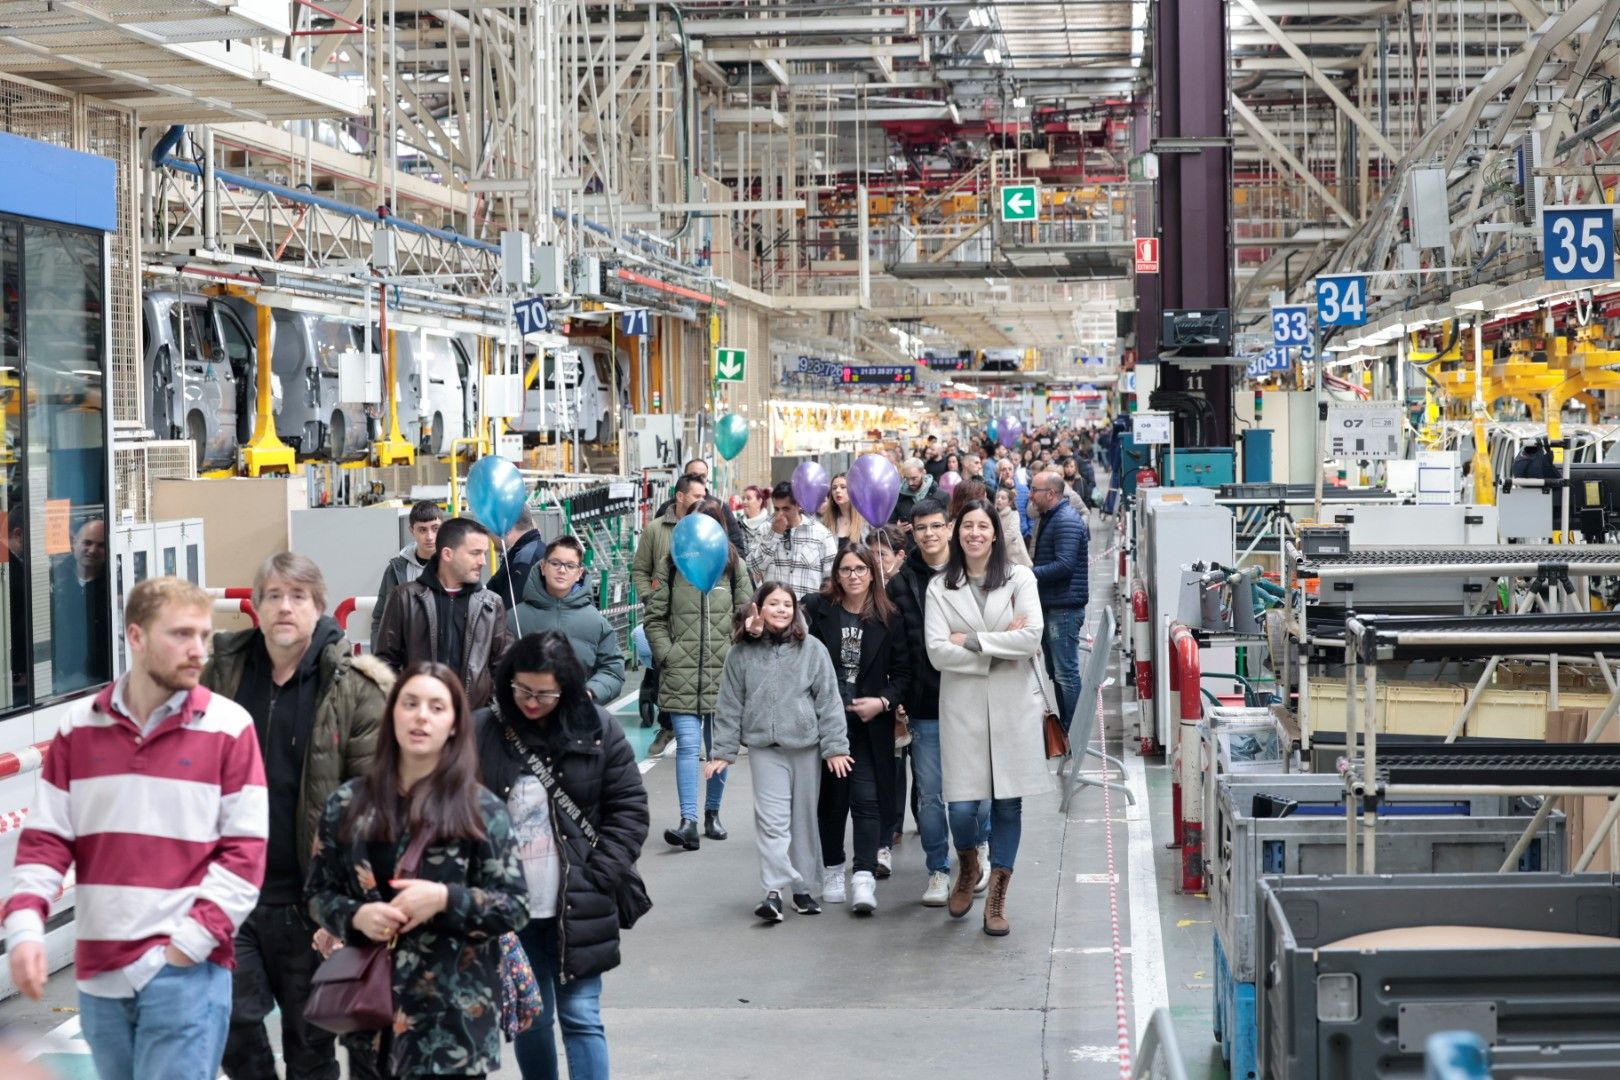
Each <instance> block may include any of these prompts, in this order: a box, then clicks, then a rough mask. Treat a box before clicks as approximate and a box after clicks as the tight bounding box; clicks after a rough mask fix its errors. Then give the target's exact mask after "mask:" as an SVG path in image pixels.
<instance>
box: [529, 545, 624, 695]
mask: <svg viewBox="0 0 1620 1080" xmlns="http://www.w3.org/2000/svg"><path fill="white" fill-rule="evenodd" d="M538 569H539V571H540V572H539V573H531V574H530V575H529V583H528V585H527V586H526V587H525V588H524V590H523V602H522V603H521V604H519V605H518V606H517V607H516V608H515V609H514V610H513V611H512V613H511V614H509V615H508V616H507V617H506V619H507V622H508V623H509V624H511V627H512V636H513V637H514V638H520V637H522V636H524V635H525V634H543V633H546V632H547V631H554V632H556V633H559V634H561V635H562V636H563V637H565V638H567V639H568V643H569V644H570V645H572V646H573V647H574V655H575V656H577V657H578V658H579V662H580V665H581V666H582V667H584V668H585V676H586V682H585V689H586V690H587V691H589V693H590V695H591V698H592V700H594V701H602V702H607V701H612V700H613V699H614V698H616V697H618V696H619V691H620V690H622V689H624V654H623V653H622V652H620V651H619V635H618V632H617V631H616V630H614V629H613V624H612V623H610V622H608V621H607V618H606V616H604V615H603V614H602V612H601V611H600V610H598V609H597V606H596V598H595V597H594V596H592V595H591V590H589V589H587V588H584V587H583V586H582V585H581V582H582V581H583V580H584V578H585V549H584V548H583V547H582V546H580V542H579V541H578V540H576V539H574V538H573V537H572V536H568V535H566V534H565V535H563V536H559V537H557V538H556V539H555V540H553V541H552V542H551V543H549V544H547V545H546V550H545V551H544V553H542V554H541V556H540V562H539V563H538Z"/></svg>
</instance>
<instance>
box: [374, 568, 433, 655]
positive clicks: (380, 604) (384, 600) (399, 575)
mask: <svg viewBox="0 0 1620 1080" xmlns="http://www.w3.org/2000/svg"><path fill="white" fill-rule="evenodd" d="M426 565H427V563H425V562H423V561H422V560H421V559H418V558H417V557H416V544H415V543H414V542H413V543H409V544H406V545H405V546H404V547H402V548H400V549H399V554H398V555H395V556H394V557H393V558H392V559H389V560H388V565H387V566H386V567H385V568H384V569H383V576H382V582H381V583H380V584H379V585H378V586H377V606H376V607H374V608H372V609H371V637H370V638H369V639H368V640H369V643H370V644H369V647H370V648H375V647H376V644H377V631H378V629H380V628H381V626H382V617H383V610H384V609H385V608H387V607H388V598H389V597H390V596H392V595H394V590H395V589H397V588H399V587H400V586H401V585H403V584H405V583H406V582H407V581H415V580H416V579H417V578H419V577H421V576H422V567H424V566H426Z"/></svg>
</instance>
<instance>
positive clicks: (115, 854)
mask: <svg viewBox="0 0 1620 1080" xmlns="http://www.w3.org/2000/svg"><path fill="white" fill-rule="evenodd" d="M122 681H123V680H120V684H119V685H118V686H116V687H115V686H109V687H107V688H106V689H105V690H103V691H102V692H101V693H100V694H98V695H96V696H95V697H94V698H88V699H85V700H84V701H81V702H78V703H77V704H76V705H75V706H74V707H73V708H72V709H71V710H70V711H69V712H68V714H67V716H66V717H65V718H64V719H63V721H62V726H61V728H60V729H59V730H58V731H57V733H56V737H55V738H54V739H52V740H51V747H50V751H49V752H48V753H47V754H46V757H45V765H44V768H43V769H42V770H41V771H40V778H39V789H38V792H37V794H36V795H35V799H34V804H33V806H32V808H31V809H30V810H29V814H28V826H27V828H25V829H24V830H23V832H22V836H21V838H20V839H19V841H18V845H17V866H16V870H15V871H14V872H13V874H12V885H13V887H14V888H13V892H12V895H11V898H10V899H9V900H7V901H6V905H5V908H4V913H3V914H4V919H5V929H6V936H7V942H8V944H9V945H10V946H15V945H16V944H17V943H18V942H21V941H28V940H35V941H37V940H40V939H41V937H42V935H43V934H44V928H45V917H46V915H47V913H48V912H49V909H50V902H51V898H52V897H54V896H56V895H57V894H58V892H59V891H60V890H61V887H62V882H63V879H64V877H65V875H66V874H67V870H68V867H69V866H76V868H77V870H76V887H75V892H74V906H75V912H74V919H75V930H76V932H77V936H78V945H77V947H76V950H75V953H74V963H75V965H76V971H75V975H76V977H77V979H78V980H79V984H80V986H81V988H85V989H87V990H88V991H89V992H91V993H97V994H101V995H103V996H127V993H129V992H135V991H138V990H139V989H140V988H141V986H142V985H144V983H145V982H146V980H147V979H148V978H150V976H151V974H153V973H154V972H152V971H148V970H145V968H146V967H147V966H148V965H146V964H142V963H141V961H142V959H143V957H148V956H149V955H150V954H151V952H152V951H153V950H154V949H159V950H161V949H162V947H164V946H166V945H169V944H173V945H174V946H175V947H176V948H177V949H180V950H181V951H182V952H184V953H186V954H187V955H188V956H191V957H193V958H194V959H196V960H198V961H202V960H205V959H206V960H208V961H210V962H212V963H216V964H220V965H222V966H224V967H227V968H228V967H233V966H234V965H235V962H236V958H235V948H234V939H235V935H236V930H237V927H239V926H240V925H241V924H242V920H244V919H245V918H247V916H248V914H249V912H251V911H252V910H253V905H254V904H255V903H256V902H257V901H258V897H259V887H260V885H262V884H263V882H264V862H265V846H266V837H267V835H268V833H269V807H268V800H267V797H266V794H265V786H264V765H263V763H262V761H261V760H260V758H259V742H258V738H257V736H256V735H255V734H254V730H253V719H252V717H250V716H249V715H248V713H247V711H246V710H245V709H243V708H242V707H241V706H240V705H237V704H236V703H235V702H233V701H230V700H228V699H226V698H223V697H220V696H218V695H216V694H213V693H212V692H210V691H209V690H207V689H205V688H203V687H197V688H196V689H194V690H192V691H191V692H190V693H189V694H186V695H185V697H184V699H183V701H182V702H181V703H180V705H179V708H178V709H176V710H175V711H173V712H172V713H170V714H169V715H167V716H164V717H162V718H161V719H159V720H158V721H157V723H156V724H155V725H153V727H152V729H151V731H150V732H149V733H144V734H143V732H142V730H141V726H140V725H139V724H138V723H136V722H135V721H134V720H133V719H132V718H131V717H129V716H128V715H126V714H125V712H124V711H123V710H122V709H121V708H120V703H121V702H122V701H123V696H122V694H121V693H119V694H116V695H115V693H114V691H115V689H116V690H121V689H122ZM132 965H137V966H135V967H134V968H132ZM125 969H131V970H130V971H129V972H128V974H129V976H130V978H129V979H128V980H109V979H106V978H98V976H107V975H111V974H113V973H119V972H125ZM120 982H121V983H122V984H123V985H124V986H128V987H129V990H128V991H127V992H126V993H124V994H120V993H118V991H117V986H118V984H119V983H120ZM86 984H88V986H87V985H86Z"/></svg>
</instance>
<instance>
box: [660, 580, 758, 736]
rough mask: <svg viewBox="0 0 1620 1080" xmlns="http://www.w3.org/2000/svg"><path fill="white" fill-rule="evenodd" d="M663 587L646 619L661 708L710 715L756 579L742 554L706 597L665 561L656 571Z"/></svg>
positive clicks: (752, 593) (752, 595)
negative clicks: (737, 620) (738, 617)
mask: <svg viewBox="0 0 1620 1080" xmlns="http://www.w3.org/2000/svg"><path fill="white" fill-rule="evenodd" d="M657 573H658V580H659V583H658V586H657V587H656V588H655V589H654V590H653V592H652V595H651V596H649V597H648V598H647V606H646V609H645V611H644V612H643V618H644V620H645V625H646V628H647V644H648V646H649V647H650V648H651V649H652V654H653V662H654V663H656V664H657V665H658V707H659V708H660V709H663V710H664V711H666V712H678V713H697V714H699V715H701V714H703V713H711V712H713V711H714V702H715V699H716V698H717V697H718V696H719V693H720V676H721V672H722V671H723V670H724V669H725V666H726V654H727V653H729V652H730V651H731V629H732V617H733V616H734V615H735V614H736V612H737V609H738V608H741V607H742V606H743V605H745V604H747V603H748V602H749V601H750V600H752V599H753V598H754V581H753V578H752V577H750V576H749V574H748V565H747V564H746V563H744V562H743V560H742V557H741V556H740V555H738V554H736V553H735V552H733V553H732V557H731V565H730V566H729V567H728V568H727V569H726V572H725V573H724V574H722V575H721V576H720V580H719V582H717V583H716V584H715V587H714V589H713V590H711V591H710V592H709V594H708V597H707V611H708V615H709V620H708V625H707V627H705V626H704V622H703V612H704V610H705V607H704V604H705V598H704V595H703V594H702V593H700V592H698V591H697V589H696V588H695V587H694V586H693V585H692V583H691V582H689V581H687V580H686V578H685V577H684V576H682V575H681V574H680V573H678V572H677V571H676V570H675V568H674V566H673V565H672V564H671V563H670V562H668V561H666V565H665V566H664V567H663V568H661V569H659V570H658V571H657Z"/></svg>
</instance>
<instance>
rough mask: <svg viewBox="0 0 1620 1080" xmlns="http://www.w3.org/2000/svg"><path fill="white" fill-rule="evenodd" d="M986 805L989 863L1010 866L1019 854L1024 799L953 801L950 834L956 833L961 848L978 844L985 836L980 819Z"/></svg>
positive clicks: (1022, 828)
mask: <svg viewBox="0 0 1620 1080" xmlns="http://www.w3.org/2000/svg"><path fill="white" fill-rule="evenodd" d="M986 807H988V809H989V811H990V865H991V866H992V867H998V868H1000V869H1003V870H1011V869H1012V868H1013V862H1014V860H1016V859H1017V858H1018V840H1019V838H1020V837H1021V836H1022V835H1023V832H1024V800H1023V799H986V800H984V801H982V802H973V801H969V802H953V803H951V835H953V836H955V837H956V843H957V846H958V847H960V848H970V847H977V846H978V845H979V844H980V843H981V842H982V841H983V840H984V827H983V824H982V823H983V821H984V813H985V809H986ZM964 841H969V842H967V843H964Z"/></svg>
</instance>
